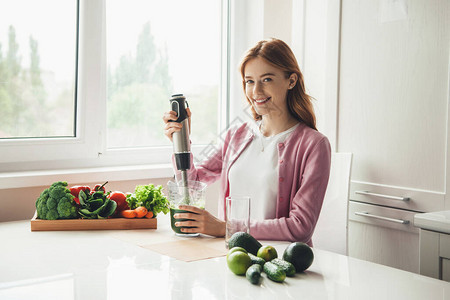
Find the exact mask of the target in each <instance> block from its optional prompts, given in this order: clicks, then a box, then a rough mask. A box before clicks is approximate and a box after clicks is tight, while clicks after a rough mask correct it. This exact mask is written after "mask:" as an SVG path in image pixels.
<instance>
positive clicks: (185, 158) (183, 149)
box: [170, 94, 191, 204]
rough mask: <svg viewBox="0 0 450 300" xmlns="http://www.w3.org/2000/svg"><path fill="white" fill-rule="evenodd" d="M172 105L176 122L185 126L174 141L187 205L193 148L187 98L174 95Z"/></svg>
mask: <svg viewBox="0 0 450 300" xmlns="http://www.w3.org/2000/svg"><path fill="white" fill-rule="evenodd" d="M170 105H171V107H172V110H173V111H175V112H176V113H177V115H178V119H177V120H175V122H178V123H181V124H183V127H182V128H181V130H180V131H177V132H174V133H173V135H172V140H173V152H174V154H175V162H176V165H177V169H178V170H179V171H180V172H181V182H179V185H180V184H181V186H182V189H183V194H184V197H183V198H184V202H185V204H189V202H190V197H189V189H188V178H187V177H188V176H187V170H189V169H190V167H191V146H190V143H189V120H188V115H187V111H186V107H187V102H186V97H184V96H183V94H176V95H172V98H170Z"/></svg>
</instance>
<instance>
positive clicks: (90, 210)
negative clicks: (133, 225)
mask: <svg viewBox="0 0 450 300" xmlns="http://www.w3.org/2000/svg"><path fill="white" fill-rule="evenodd" d="M78 199H79V200H80V205H81V207H80V210H79V211H78V213H79V214H80V216H81V217H82V218H83V219H106V218H108V217H109V216H112V215H113V214H114V213H115V212H116V208H117V203H116V202H115V201H113V200H111V199H109V198H108V197H107V194H105V192H104V191H102V190H100V191H96V192H94V193H92V194H86V193H85V192H84V191H83V190H81V191H80V193H79V194H78Z"/></svg>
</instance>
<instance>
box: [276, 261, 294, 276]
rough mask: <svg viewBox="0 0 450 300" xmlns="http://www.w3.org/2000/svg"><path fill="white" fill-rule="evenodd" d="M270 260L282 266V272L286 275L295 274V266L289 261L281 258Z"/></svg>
mask: <svg viewBox="0 0 450 300" xmlns="http://www.w3.org/2000/svg"><path fill="white" fill-rule="evenodd" d="M270 262H271V263H273V264H276V265H277V266H279V267H280V268H282V269H283V271H284V273H286V276H289V277H291V276H294V275H295V267H294V265H293V264H291V263H290V262H288V261H285V260H282V259H281V258H274V259H272V260H271V261H270Z"/></svg>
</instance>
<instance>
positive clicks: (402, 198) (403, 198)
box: [355, 191, 409, 201]
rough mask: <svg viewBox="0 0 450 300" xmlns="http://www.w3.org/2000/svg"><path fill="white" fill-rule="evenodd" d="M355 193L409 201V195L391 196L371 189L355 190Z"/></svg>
mask: <svg viewBox="0 0 450 300" xmlns="http://www.w3.org/2000/svg"><path fill="white" fill-rule="evenodd" d="M355 194H360V195H368V196H375V197H380V198H387V199H392V200H400V201H409V197H397V196H391V195H383V194H377V193H372V192H369V191H355Z"/></svg>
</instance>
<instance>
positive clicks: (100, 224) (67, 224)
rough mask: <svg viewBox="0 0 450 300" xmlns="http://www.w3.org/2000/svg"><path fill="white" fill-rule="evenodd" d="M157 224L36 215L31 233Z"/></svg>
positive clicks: (153, 225) (153, 221)
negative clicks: (43, 217) (39, 217)
mask: <svg viewBox="0 0 450 300" xmlns="http://www.w3.org/2000/svg"><path fill="white" fill-rule="evenodd" d="M157 224H158V221H157V219H156V218H152V219H147V218H142V219H126V218H110V219H68V220H41V219H37V214H36V213H35V214H34V216H33V218H32V219H31V231H66V230H67V231H68V230H72V231H73V230H116V229H119V230H120V229H156V228H157Z"/></svg>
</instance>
